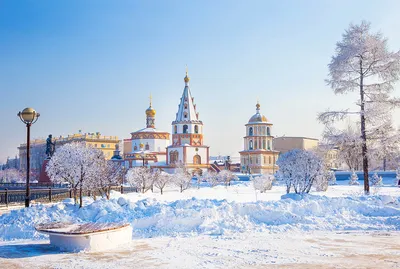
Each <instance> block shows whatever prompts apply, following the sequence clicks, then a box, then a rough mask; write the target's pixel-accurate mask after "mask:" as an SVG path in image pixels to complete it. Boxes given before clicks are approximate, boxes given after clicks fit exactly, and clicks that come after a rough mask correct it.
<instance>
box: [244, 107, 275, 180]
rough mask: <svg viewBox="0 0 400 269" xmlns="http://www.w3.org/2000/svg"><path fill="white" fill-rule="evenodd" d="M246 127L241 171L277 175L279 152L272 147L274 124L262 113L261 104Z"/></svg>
mask: <svg viewBox="0 0 400 269" xmlns="http://www.w3.org/2000/svg"><path fill="white" fill-rule="evenodd" d="M245 126H246V136H245V137H244V147H243V148H244V150H243V151H241V152H239V153H240V167H241V168H240V170H241V172H243V173H252V174H262V173H267V172H268V173H275V172H276V171H277V169H278V167H277V165H276V161H277V159H278V155H279V151H275V150H274V149H273V145H272V140H273V138H274V137H273V136H272V126H273V124H272V123H271V122H269V121H268V120H267V118H266V117H265V116H264V115H262V114H261V113H260V104H259V103H257V105H256V114H254V115H253V116H252V117H251V118H250V120H249V122H248V123H247V124H246V125H245Z"/></svg>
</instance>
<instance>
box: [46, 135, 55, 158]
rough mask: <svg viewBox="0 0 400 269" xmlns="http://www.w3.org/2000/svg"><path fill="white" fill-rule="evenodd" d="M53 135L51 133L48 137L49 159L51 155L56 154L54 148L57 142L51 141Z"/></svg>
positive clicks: (47, 151)
mask: <svg viewBox="0 0 400 269" xmlns="http://www.w3.org/2000/svg"><path fill="white" fill-rule="evenodd" d="M51 139H52V135H51V134H50V135H49V137H48V138H47V139H46V155H47V159H50V158H51V156H53V154H54V150H55V148H56V144H55V143H53V142H52V141H51Z"/></svg>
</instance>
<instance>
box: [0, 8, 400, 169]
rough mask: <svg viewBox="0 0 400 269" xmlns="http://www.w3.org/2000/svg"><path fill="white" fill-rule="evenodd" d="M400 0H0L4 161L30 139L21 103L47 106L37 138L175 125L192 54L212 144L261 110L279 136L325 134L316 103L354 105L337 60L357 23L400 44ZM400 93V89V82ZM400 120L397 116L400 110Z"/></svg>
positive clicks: (232, 138) (231, 147)
mask: <svg viewBox="0 0 400 269" xmlns="http://www.w3.org/2000/svg"><path fill="white" fill-rule="evenodd" d="M399 8H400V1H397V0H393V1H385V0H382V1H372V0H371V1H366V0H355V1H340V0H339V1H319V0H315V1H311V0H310V1H306V0H304V1H298V0H293V1H289V0H288V1H266V0H260V1H251V0H250V1H215V0H210V1H207V0H202V1H99V0H92V1H82V0H76V1H73V0H68V1H66V0H65V1H61V0H60V1H51V0H48V1H40V0H36V1H33V0H32V1H18V0H1V1H0V93H1V95H0V115H1V126H0V162H3V161H5V159H6V157H7V156H15V155H16V154H17V146H18V145H19V144H20V143H22V142H24V141H25V139H26V130H25V127H24V125H23V124H22V123H21V122H20V120H19V119H18V118H17V113H18V111H20V110H22V109H24V108H25V107H33V108H35V109H36V110H37V111H38V112H40V113H41V117H40V119H39V121H38V122H37V123H36V124H35V125H34V126H33V127H32V131H31V133H32V137H33V138H40V137H42V138H44V137H46V136H47V135H48V134H50V133H51V134H53V136H59V135H67V134H72V133H76V132H78V130H82V131H83V132H97V131H98V132H101V133H102V134H104V135H117V136H119V137H120V138H121V139H122V138H129V137H130V135H129V134H130V132H132V131H135V130H138V129H141V128H143V127H144V125H145V114H144V111H145V109H146V108H147V107H148V96H149V95H150V93H151V94H152V95H153V106H154V107H155V109H156V110H157V115H156V127H157V128H158V129H162V130H165V131H169V132H171V122H172V121H173V120H174V118H175V113H176V112H177V109H178V103H179V98H180V97H181V95H182V91H183V88H184V82H183V77H184V75H185V65H188V67H189V75H190V77H191V81H190V82H191V83H190V85H191V90H192V94H193V96H194V98H195V103H196V104H197V110H198V112H199V113H200V119H201V120H202V121H203V123H204V134H205V138H204V141H205V143H206V144H207V145H209V146H210V153H211V155H218V154H224V155H238V153H237V152H238V151H239V150H241V149H242V146H243V141H242V138H243V136H244V135H245V129H244V124H246V123H247V121H248V119H249V118H250V117H251V116H252V115H253V114H254V113H255V104H256V101H257V99H258V100H259V101H260V104H261V111H262V113H263V114H265V115H266V116H267V118H268V119H269V120H270V121H271V122H272V123H273V124H274V128H273V134H274V135H277V136H282V135H286V136H309V137H317V138H318V137H320V135H321V133H322V130H323V126H322V125H321V124H319V123H318V122H317V121H316V114H317V113H318V112H321V111H323V110H325V109H327V108H346V107H349V106H352V105H353V103H354V102H355V100H356V99H355V95H352V96H335V95H334V94H333V92H332V91H331V90H330V89H329V87H327V86H326V85H325V83H324V79H325V78H326V75H327V73H328V69H327V64H328V63H329V61H330V57H331V55H332V54H333V53H334V48H335V43H336V42H337V41H339V40H340V39H341V34H342V33H343V32H344V29H346V28H347V27H348V25H349V23H351V22H354V23H359V22H360V21H361V20H363V19H365V20H369V21H371V22H372V27H373V28H374V29H375V30H381V31H382V32H383V33H384V35H385V36H387V37H388V38H389V45H390V47H391V48H392V49H396V50H397V49H399V48H400V36H399V29H400V16H399V10H400V9H399ZM396 94H398V95H400V91H398V90H397V91H396ZM395 121H396V123H397V124H398V123H399V121H398V120H397V119H396V120H395Z"/></svg>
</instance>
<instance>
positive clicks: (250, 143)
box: [249, 140, 253, 150]
mask: <svg viewBox="0 0 400 269" xmlns="http://www.w3.org/2000/svg"><path fill="white" fill-rule="evenodd" d="M249 149H250V150H252V149H253V140H250V141H249Z"/></svg>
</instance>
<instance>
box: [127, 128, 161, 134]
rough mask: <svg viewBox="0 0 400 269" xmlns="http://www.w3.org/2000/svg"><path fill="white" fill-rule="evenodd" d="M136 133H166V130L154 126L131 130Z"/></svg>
mask: <svg viewBox="0 0 400 269" xmlns="http://www.w3.org/2000/svg"><path fill="white" fill-rule="evenodd" d="M136 133H167V132H164V131H161V130H158V129H156V128H143V129H140V130H137V131H136V132H132V133H131V134H136Z"/></svg>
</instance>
